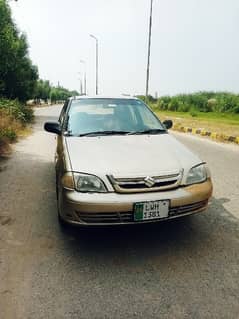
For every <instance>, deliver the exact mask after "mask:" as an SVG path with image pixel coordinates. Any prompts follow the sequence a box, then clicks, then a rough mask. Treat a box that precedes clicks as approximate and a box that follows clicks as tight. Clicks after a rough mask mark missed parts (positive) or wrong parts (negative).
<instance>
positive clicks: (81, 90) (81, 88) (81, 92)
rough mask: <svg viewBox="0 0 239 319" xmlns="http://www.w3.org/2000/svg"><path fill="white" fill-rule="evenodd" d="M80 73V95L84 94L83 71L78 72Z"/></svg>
mask: <svg viewBox="0 0 239 319" xmlns="http://www.w3.org/2000/svg"><path fill="white" fill-rule="evenodd" d="M78 74H79V78H78V80H79V81H80V95H83V87H82V78H81V72H78Z"/></svg>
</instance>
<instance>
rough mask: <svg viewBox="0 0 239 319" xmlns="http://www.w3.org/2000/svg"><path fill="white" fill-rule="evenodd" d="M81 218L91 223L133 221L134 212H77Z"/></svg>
mask: <svg viewBox="0 0 239 319" xmlns="http://www.w3.org/2000/svg"><path fill="white" fill-rule="evenodd" d="M76 214H77V216H78V217H79V219H80V220H81V221H82V222H84V223H87V224H88V223H89V224H91V223H92V224H93V223H94V224H98V223H99V224H100V223H103V224H115V223H127V222H132V221H133V212H116V213H85V212H76Z"/></svg>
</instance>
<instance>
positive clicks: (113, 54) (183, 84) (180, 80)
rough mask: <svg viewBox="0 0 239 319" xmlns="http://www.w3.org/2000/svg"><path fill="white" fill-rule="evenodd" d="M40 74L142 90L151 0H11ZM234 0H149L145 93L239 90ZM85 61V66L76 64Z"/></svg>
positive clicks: (74, 84)
mask: <svg viewBox="0 0 239 319" xmlns="http://www.w3.org/2000/svg"><path fill="white" fill-rule="evenodd" d="M9 4H10V5H11V8H12V13H13V18H14V20H15V22H16V24H17V25H18V27H19V28H20V30H21V31H24V32H25V33H26V34H27V37H28V42H29V46H30V57H31V58H32V60H33V62H34V63H35V64H36V65H37V66H38V68H39V74H40V77H41V78H42V79H47V80H50V82H51V83H52V84H53V85H57V83H58V81H59V83H60V85H63V86H64V87H66V88H68V89H71V90H73V89H76V90H78V91H79V89H80V80H79V79H80V78H82V77H83V74H84V72H85V71H86V75H87V93H88V94H90V95H91V94H94V92H95V41H94V40H93V39H92V38H91V37H90V36H89V35H90V34H93V35H95V36H96V37H97V38H98V41H99V93H100V94H104V95H115V94H122V93H123V94H132V95H134V94H145V83H146V66H147V45H148V29H149V11H150V10H149V9H150V0H120V1H119V0H67V1H65V0H64V1H63V0H40V1H37V0H18V2H15V1H10V2H9ZM238 32H239V1H238V0H154V1H153V26H152V46H151V65H150V83H149V93H150V94H152V95H154V96H155V95H156V94H157V95H159V96H162V95H173V94H179V93H189V92H195V91H202V90H210V91H211V90H212V91H230V92H236V93H239V41H238V39H239V35H238ZM81 60H84V61H85V63H81V62H80V61H81Z"/></svg>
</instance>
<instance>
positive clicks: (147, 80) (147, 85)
mask: <svg viewBox="0 0 239 319" xmlns="http://www.w3.org/2000/svg"><path fill="white" fill-rule="evenodd" d="M150 1H151V3H150V17H149V42H148V61H147V75H146V92H145V100H146V102H147V101H148V95H149V69H150V53H151V33H152V20H153V0H150Z"/></svg>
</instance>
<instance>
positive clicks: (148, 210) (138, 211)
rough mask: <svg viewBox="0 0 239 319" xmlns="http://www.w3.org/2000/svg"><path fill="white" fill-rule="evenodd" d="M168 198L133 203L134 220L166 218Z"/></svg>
mask: <svg viewBox="0 0 239 319" xmlns="http://www.w3.org/2000/svg"><path fill="white" fill-rule="evenodd" d="M168 211H169V200H159V201H150V202H142V203H135V204H134V220H135V221H143V220H151V219H161V218H167V217H168Z"/></svg>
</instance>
